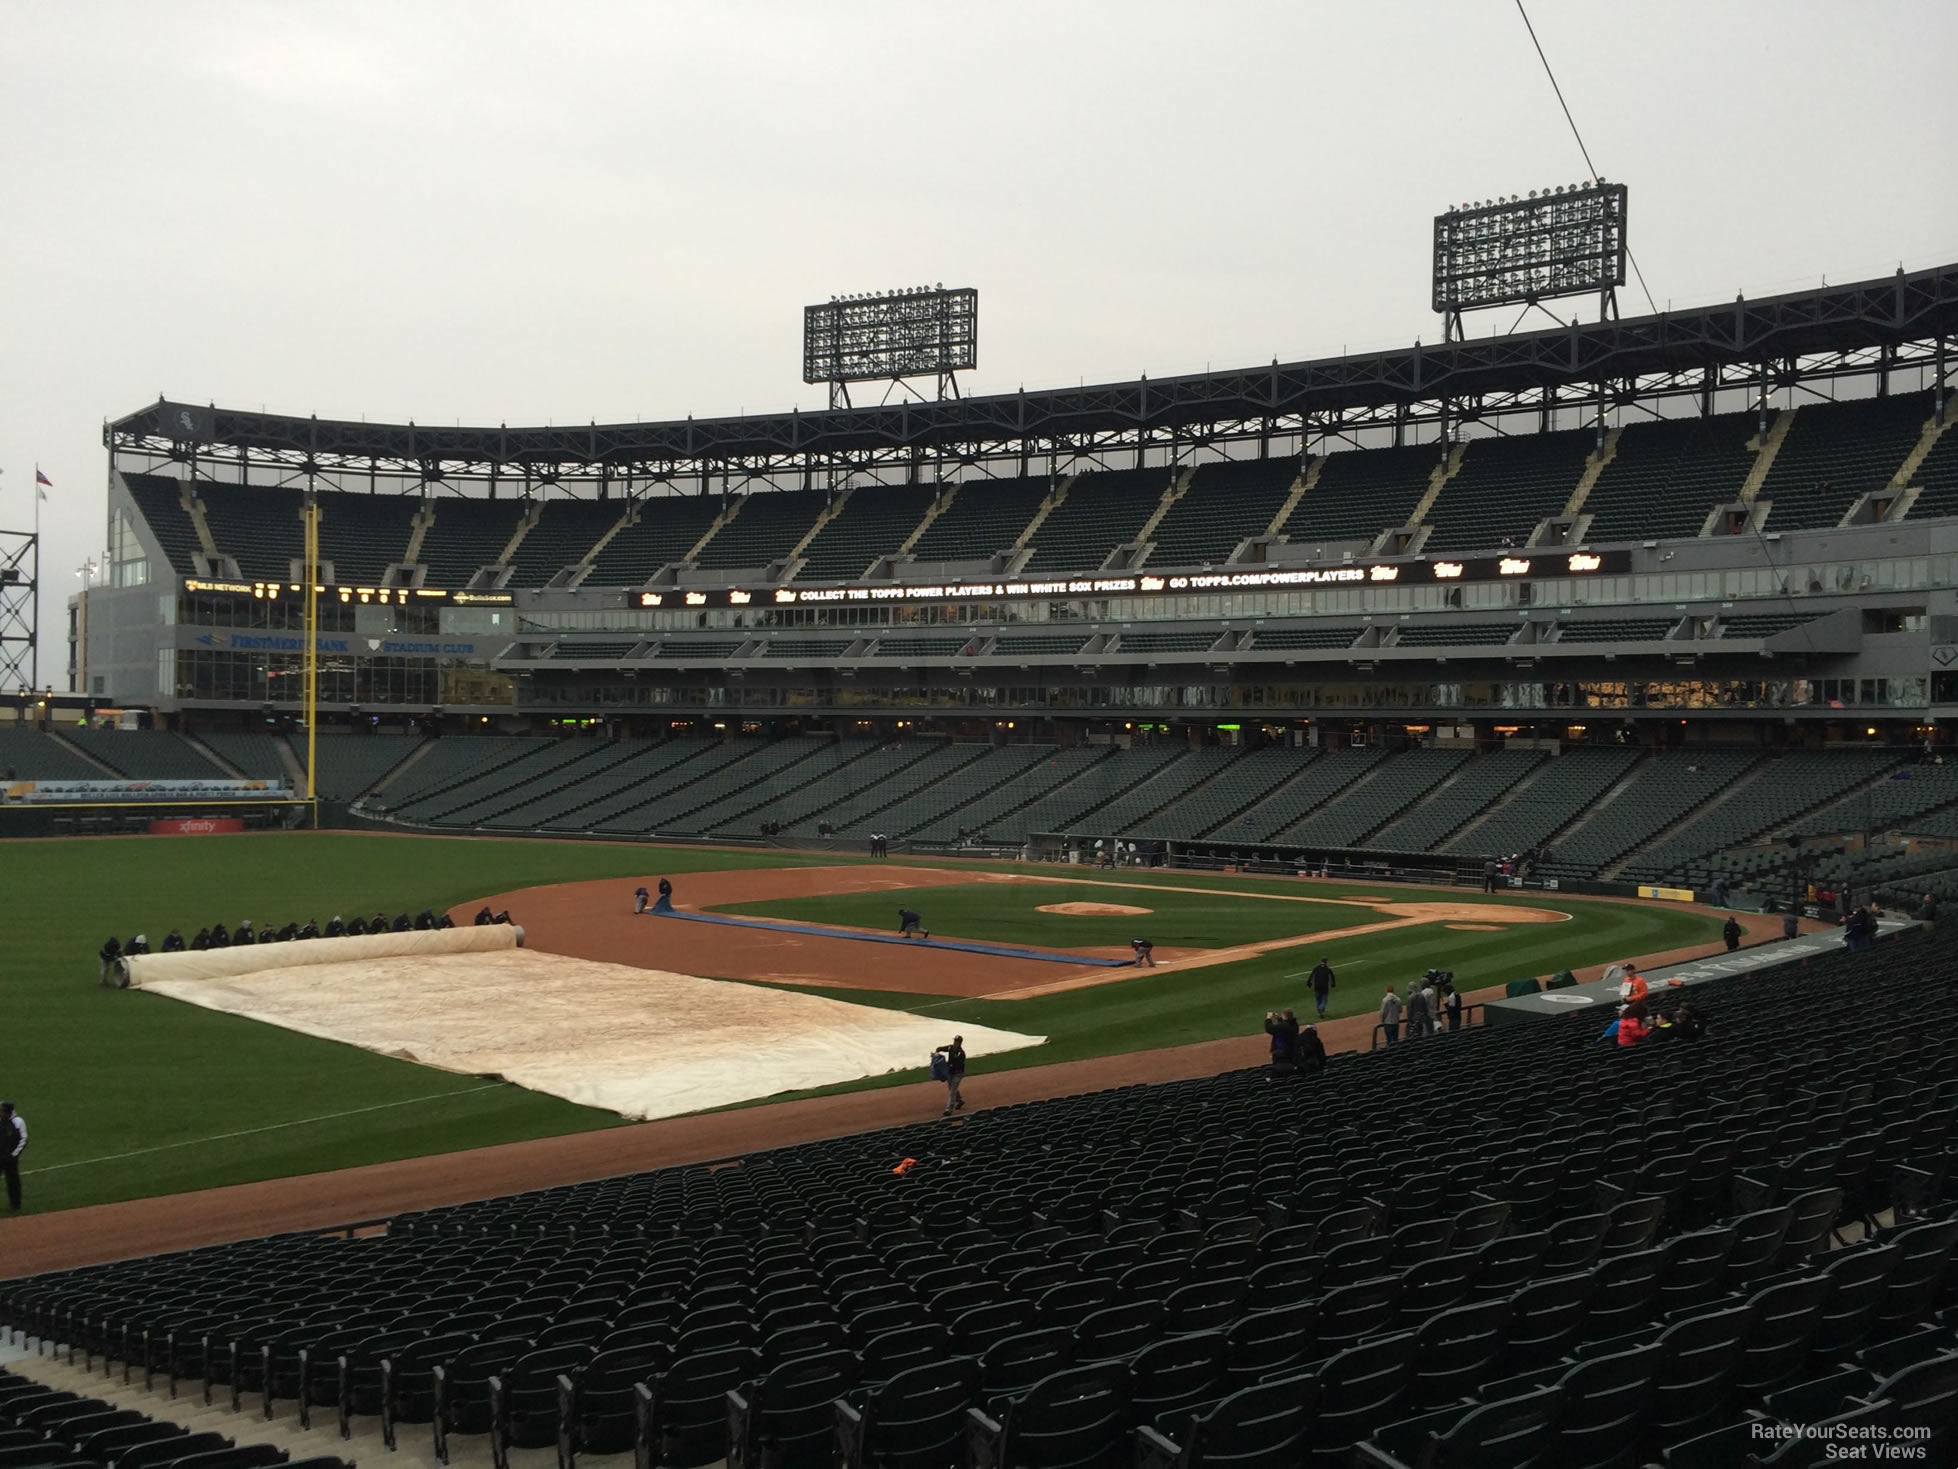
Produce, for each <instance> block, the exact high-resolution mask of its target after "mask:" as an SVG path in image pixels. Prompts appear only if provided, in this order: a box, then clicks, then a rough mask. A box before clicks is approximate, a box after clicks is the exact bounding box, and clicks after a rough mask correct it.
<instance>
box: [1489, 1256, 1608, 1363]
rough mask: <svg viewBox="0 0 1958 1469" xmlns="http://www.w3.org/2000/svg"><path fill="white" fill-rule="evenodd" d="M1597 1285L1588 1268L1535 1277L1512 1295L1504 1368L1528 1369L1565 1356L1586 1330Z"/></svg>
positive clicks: (1506, 1332) (1504, 1347)
mask: <svg viewBox="0 0 1958 1469" xmlns="http://www.w3.org/2000/svg"><path fill="white" fill-rule="evenodd" d="M1595 1288H1596V1286H1595V1282H1594V1281H1593V1279H1592V1277H1591V1275H1590V1273H1589V1272H1588V1271H1587V1272H1585V1273H1582V1274H1577V1275H1555V1276H1551V1277H1550V1278H1549V1279H1547V1280H1534V1281H1531V1282H1530V1283H1529V1284H1528V1285H1526V1286H1524V1287H1523V1288H1522V1289H1521V1290H1519V1291H1517V1292H1516V1294H1514V1295H1513V1296H1511V1297H1510V1298H1509V1325H1508V1327H1507V1328H1506V1329H1505V1331H1504V1336H1503V1366H1502V1370H1503V1371H1504V1372H1506V1373H1510V1372H1527V1371H1529V1370H1530V1369H1531V1368H1534V1367H1542V1366H1547V1365H1548V1364H1550V1363H1552V1362H1554V1361H1556V1360H1557V1359H1558V1358H1559V1357H1561V1356H1562V1355H1563V1354H1564V1352H1565V1351H1566V1350H1567V1349H1568V1348H1569V1347H1570V1346H1571V1344H1572V1343H1574V1342H1575V1341H1576V1340H1577V1339H1578V1336H1579V1335H1580V1334H1581V1333H1582V1331H1583V1329H1584V1317H1585V1314H1586V1312H1588V1311H1589V1310H1590V1307H1591V1294H1592V1292H1593V1290H1594V1289H1595Z"/></svg>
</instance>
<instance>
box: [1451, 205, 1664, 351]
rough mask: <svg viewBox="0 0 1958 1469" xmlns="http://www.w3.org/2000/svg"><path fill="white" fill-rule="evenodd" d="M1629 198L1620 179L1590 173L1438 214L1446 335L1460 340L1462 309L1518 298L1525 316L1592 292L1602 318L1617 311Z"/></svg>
mask: <svg viewBox="0 0 1958 1469" xmlns="http://www.w3.org/2000/svg"><path fill="white" fill-rule="evenodd" d="M1626 202H1627V191H1626V188H1625V186H1624V185H1623V184H1609V183H1606V182H1605V181H1604V180H1603V179H1590V180H1587V181H1585V182H1584V183H1582V184H1572V185H1570V186H1569V187H1568V188H1566V187H1563V186H1561V185H1560V186H1558V187H1556V188H1551V189H1533V190H1531V191H1530V197H1529V198H1527V199H1519V198H1517V197H1516V196H1515V195H1513V194H1512V195H1511V196H1510V197H1509V198H1507V199H1502V198H1497V199H1495V200H1493V201H1485V200H1478V201H1477V202H1476V203H1473V204H1458V205H1457V206H1456V207H1455V208H1453V209H1451V210H1449V211H1448V212H1447V213H1446V214H1438V215H1436V216H1435V233H1434V309H1435V310H1436V311H1438V312H1440V313H1441V315H1442V335H1443V337H1444V339H1445V340H1447V341H1451V342H1459V341H1461V340H1462V336H1463V333H1462V313H1463V312H1465V311H1480V310H1483V309H1485V308H1488V307H1493V306H1517V305H1520V306H1522V307H1523V309H1524V314H1525V315H1527V314H1528V313H1529V311H1530V309H1531V308H1532V307H1539V308H1540V307H1541V306H1542V303H1543V302H1545V301H1549V300H1554V299H1556V298H1558V297H1560V296H1586V295H1589V294H1591V293H1592V292H1593V291H1595V292H1597V295H1598V319H1599V320H1600V321H1604V320H1608V319H1612V318H1615V317H1616V316H1617V315H1618V287H1620V286H1622V285H1624V284H1625V257H1626V247H1625V208H1626ZM1517 320H1518V321H1519V322H1520V321H1521V320H1522V317H1520V316H1519V317H1518V318H1517ZM1558 324H1559V325H1562V323H1561V322H1559V323H1558Z"/></svg>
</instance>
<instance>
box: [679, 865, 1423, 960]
mask: <svg viewBox="0 0 1958 1469" xmlns="http://www.w3.org/2000/svg"><path fill="white" fill-rule="evenodd" d="M1149 887H1154V888H1156V891H1149V890H1148V888H1147V887H1125V886H1116V885H1115V884H1114V882H1113V881H1111V882H1105V883H1094V882H1070V883H1048V882H1027V883H1008V882H975V883H960V884H956V885H953V886H949V887H933V888H918V889H915V890H912V891H911V893H910V895H909V896H905V897H900V896H898V895H897V894H894V893H891V892H875V893H839V894H834V895H830V896H826V897H816V898H778V899H773V900H770V901H768V902H762V903H736V904H723V905H721V906H720V907H718V908H716V909H715V910H714V911H716V912H720V913H745V914H752V915H754V916H756V917H764V918H787V919H793V920H796V921H798V922H803V923H828V924H839V925H842V926H844V927H847V928H875V929H888V930H895V929H896V928H897V910H898V908H899V907H900V906H903V907H907V908H910V909H912V910H914V911H915V912H916V913H917V914H918V916H919V917H920V918H921V919H923V920H924V927H925V929H926V930H927V931H928V932H931V933H933V934H936V935H938V936H939V937H941V938H953V937H956V938H962V939H985V940H989V941H991V942H994V943H1007V944H1028V945H1032V946H1034V947H1036V948H1043V949H1085V948H1105V947H1115V948H1125V947H1127V945H1128V942H1129V940H1130V939H1133V938H1137V937H1146V938H1148V939H1149V940H1151V941H1152V942H1153V943H1154V944H1155V945H1156V947H1158V948H1160V949H1171V948H1176V949H1228V948H1232V947H1234V946H1236V945H1238V944H1248V943H1254V942H1256V941H1258V940H1260V939H1278V938H1287V937H1289V936H1291V935H1293V934H1301V933H1317V932H1321V931H1323V930H1326V929H1334V928H1353V927H1356V926H1358V925H1360V924H1363V923H1380V922H1383V921H1385V920H1386V918H1387V915H1386V914H1383V913H1380V912H1377V911H1375V910H1374V909H1372V908H1367V907H1362V906H1360V905H1358V904H1354V903H1341V902H1338V901H1336V900H1333V899H1330V898H1328V899H1325V900H1323V901H1319V900H1316V899H1317V895H1316V894H1315V895H1313V896H1314V898H1315V901H1297V900H1296V899H1295V897H1294V895H1292V894H1274V895H1273V896H1271V897H1268V898H1257V897H1238V896H1235V895H1232V894H1230V893H1228V892H1224V893H1218V894H1216V895H1214V896H1212V895H1208V894H1204V893H1190V892H1178V891H1175V890H1173V889H1171V888H1169V887H1167V886H1164V885H1161V884H1150V885H1149ZM1062 903H1095V904H1104V905H1120V906H1123V907H1133V908H1146V909H1148V910H1150V911H1149V912H1147V913H1143V914H1113V915H1103V914H1084V913H1047V912H1042V911H1041V910H1042V909H1043V908H1048V907H1052V906H1054V905H1056V904H1062Z"/></svg>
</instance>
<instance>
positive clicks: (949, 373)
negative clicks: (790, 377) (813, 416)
mask: <svg viewBox="0 0 1958 1469" xmlns="http://www.w3.org/2000/svg"><path fill="white" fill-rule="evenodd" d="M978 365H979V292H978V291H976V290H974V289H973V288H972V287H970V286H966V287H960V288H956V289H952V290H947V289H946V288H945V287H944V286H915V287H911V288H909V289H906V290H899V291H882V292H876V293H872V294H869V295H860V296H832V297H830V298H829V300H828V301H825V302H823V303H821V304H820V305H816V306H805V307H804V308H803V311H802V380H803V381H804V382H805V383H826V384H828V385H829V406H830V407H831V408H847V407H849V406H850V384H851V383H869V382H881V383H886V384H889V385H890V386H891V387H893V388H898V387H906V386H907V380H908V379H911V378H923V377H931V378H936V379H937V385H938V397H940V398H941V399H942V398H956V397H957V396H958V379H957V377H956V376H955V375H956V374H957V373H961V372H965V371H968V370H970V369H972V368H974V367H977V366H978ZM909 391H911V392H913V393H914V394H915V395H916V396H919V397H922V396H923V395H922V394H918V393H917V392H916V389H909Z"/></svg>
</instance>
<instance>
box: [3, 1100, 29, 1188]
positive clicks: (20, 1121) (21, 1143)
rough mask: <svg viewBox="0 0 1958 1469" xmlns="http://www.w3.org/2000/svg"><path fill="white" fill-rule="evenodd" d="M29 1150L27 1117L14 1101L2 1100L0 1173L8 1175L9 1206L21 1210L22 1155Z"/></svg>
mask: <svg viewBox="0 0 1958 1469" xmlns="http://www.w3.org/2000/svg"><path fill="white" fill-rule="evenodd" d="M26 1151H27V1119H26V1118H24V1117H22V1116H21V1115H20V1113H18V1112H16V1111H15V1110H14V1104H13V1103H12V1102H0V1173H5V1174H6V1175H7V1207H8V1208H9V1209H11V1210H13V1211H14V1213H16V1214H18V1213H19V1212H20V1155H21V1154H22V1153H24V1152H26Z"/></svg>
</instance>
